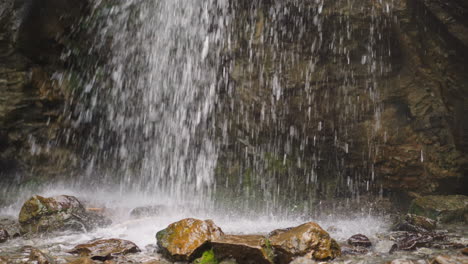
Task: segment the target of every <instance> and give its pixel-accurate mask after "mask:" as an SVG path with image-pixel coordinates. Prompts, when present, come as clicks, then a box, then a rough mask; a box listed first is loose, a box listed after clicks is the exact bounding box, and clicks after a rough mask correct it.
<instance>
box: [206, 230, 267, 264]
mask: <svg viewBox="0 0 468 264" xmlns="http://www.w3.org/2000/svg"><path fill="white" fill-rule="evenodd" d="M211 245H212V247H213V250H214V253H215V256H216V257H217V258H218V259H228V258H232V259H235V260H236V262H237V263H238V264H271V263H273V258H274V254H273V250H272V248H271V247H270V246H269V243H268V240H267V239H266V237H264V236H259V235H244V236H234V235H226V236H223V237H221V238H219V239H216V240H213V241H212V242H211Z"/></svg>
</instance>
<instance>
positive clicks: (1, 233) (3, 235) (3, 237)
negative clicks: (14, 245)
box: [0, 228, 10, 243]
mask: <svg viewBox="0 0 468 264" xmlns="http://www.w3.org/2000/svg"><path fill="white" fill-rule="evenodd" d="M9 238H10V235H9V234H8V231H6V230H5V229H2V228H0V243H4V242H7V240H8V239H9Z"/></svg>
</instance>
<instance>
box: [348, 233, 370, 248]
mask: <svg viewBox="0 0 468 264" xmlns="http://www.w3.org/2000/svg"><path fill="white" fill-rule="evenodd" d="M348 244H349V245H351V246H358V247H371V246H372V243H371V241H370V239H369V238H368V237H366V236H365V235H362V234H357V235H354V236H352V237H350V238H349V239H348Z"/></svg>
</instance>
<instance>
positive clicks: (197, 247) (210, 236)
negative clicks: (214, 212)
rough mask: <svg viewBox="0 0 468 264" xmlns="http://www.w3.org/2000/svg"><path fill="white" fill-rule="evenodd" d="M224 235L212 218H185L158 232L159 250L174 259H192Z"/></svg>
mask: <svg viewBox="0 0 468 264" xmlns="http://www.w3.org/2000/svg"><path fill="white" fill-rule="evenodd" d="M222 236H224V233H223V231H222V230H221V228H219V227H218V226H216V225H215V224H214V223H213V221H211V220H205V221H202V220H198V219H193V218H187V219H183V220H181V221H179V222H175V223H172V224H170V225H169V226H168V227H167V228H166V229H163V230H161V231H159V232H158V233H157V234H156V239H157V244H158V246H159V251H160V252H161V253H162V254H163V255H164V256H165V257H167V258H169V259H171V260H174V261H192V260H194V259H196V258H197V257H200V256H201V254H202V253H203V252H204V251H205V250H206V249H207V247H209V245H208V244H207V243H208V242H211V241H212V240H216V239H219V238H221V237H222Z"/></svg>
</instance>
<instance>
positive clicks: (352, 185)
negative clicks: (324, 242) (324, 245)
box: [8, 0, 393, 247]
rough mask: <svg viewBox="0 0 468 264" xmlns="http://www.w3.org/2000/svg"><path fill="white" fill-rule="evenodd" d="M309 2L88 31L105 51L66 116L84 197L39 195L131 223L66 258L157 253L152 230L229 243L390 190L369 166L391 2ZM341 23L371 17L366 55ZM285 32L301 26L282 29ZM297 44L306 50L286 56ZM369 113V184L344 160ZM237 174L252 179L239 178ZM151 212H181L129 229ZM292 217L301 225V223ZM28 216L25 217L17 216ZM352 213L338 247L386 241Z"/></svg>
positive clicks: (365, 158)
mask: <svg viewBox="0 0 468 264" xmlns="http://www.w3.org/2000/svg"><path fill="white" fill-rule="evenodd" d="M266 2H267V1H266ZM302 2H303V1H272V3H268V4H265V3H262V1H253V2H252V4H251V6H250V7H245V5H247V6H248V5H249V4H246V3H244V2H243V1H239V3H237V4H236V3H232V1H228V0H199V1H187V0H128V1H112V3H109V2H108V1H97V2H96V4H95V7H94V9H93V14H92V15H91V17H90V18H89V19H88V20H87V21H84V22H83V23H84V24H85V25H86V26H88V27H89V29H88V31H89V34H91V35H92V36H93V40H92V44H91V46H90V47H89V49H88V50H85V51H81V53H79V54H80V56H82V57H81V60H77V62H76V64H74V65H72V66H71V68H70V71H69V72H67V73H66V74H64V75H63V76H64V77H63V78H68V80H75V81H76V83H77V87H78V88H76V89H75V90H74V92H73V101H71V102H70V104H69V105H67V107H66V110H65V116H66V117H67V118H68V120H70V122H71V124H72V125H71V127H70V128H69V129H67V130H65V131H63V133H62V136H61V138H60V140H62V141H64V142H66V144H69V145H79V149H80V151H81V153H82V154H83V156H84V157H85V162H84V164H85V165H84V166H83V172H82V173H81V174H80V177H76V178H75V179H74V183H73V184H70V183H69V182H67V183H63V184H61V185H60V186H57V185H52V184H51V185H50V186H48V187H47V188H45V189H44V190H43V193H41V194H43V195H54V194H63V193H67V194H72V195H77V196H78V197H84V198H86V199H87V200H88V201H90V202H91V203H95V204H99V205H101V206H104V207H106V208H111V209H112V208H113V209H115V210H116V211H117V212H118V213H116V215H119V217H117V218H118V219H119V221H117V222H116V224H115V225H113V226H111V227H109V228H106V229H102V230H98V231H96V232H94V233H88V234H84V235H69V236H63V237H61V238H54V239H55V240H56V241H57V242H60V243H62V244H66V243H69V242H67V241H74V242H73V243H75V242H76V241H78V242H84V241H86V240H89V239H92V238H97V237H108V236H109V235H111V236H120V237H124V238H127V239H130V240H133V241H135V242H136V243H137V244H139V245H140V246H142V247H144V246H146V245H148V244H154V233H155V231H157V230H159V229H161V228H164V227H165V226H167V224H169V223H170V222H173V221H176V220H179V219H181V218H183V217H200V218H208V217H210V218H214V219H215V222H216V223H217V224H218V225H219V226H221V227H222V228H223V229H224V230H225V231H226V232H232V233H266V232H269V231H271V230H272V229H274V228H279V227H288V226H293V225H297V224H299V223H301V222H304V221H307V220H311V219H312V218H313V216H314V214H313V213H312V212H314V210H315V208H316V207H314V206H313V204H312V202H310V201H312V200H313V201H315V200H314V199H315V198H316V193H318V192H322V193H327V195H328V194H331V197H333V195H336V194H343V193H344V194H346V195H347V196H348V197H349V198H350V199H353V198H356V197H359V195H360V192H361V191H362V190H366V189H369V186H372V188H373V189H378V184H377V183H376V182H375V180H376V175H375V173H374V171H373V165H372V162H373V157H374V155H375V152H376V151H377V150H376V145H375V144H376V143H375V142H374V139H373V133H374V132H375V131H376V130H378V129H380V127H379V115H380V111H381V109H380V105H379V91H378V86H379V85H380V84H379V83H378V79H379V77H380V76H382V75H384V74H385V73H386V72H387V71H388V70H389V69H388V65H387V64H386V62H385V60H386V58H387V57H388V56H391V54H390V51H389V49H388V48H387V47H386V46H381V43H382V42H383V43H385V36H384V35H385V32H380V31H379V30H380V28H381V27H382V26H388V23H391V21H392V17H391V8H392V3H393V1H391V0H386V1H383V0H380V1H370V0H369V1H358V0H346V1H333V2H334V3H328V2H329V1H326V0H314V1H304V2H307V3H302ZM362 2H372V3H373V4H369V3H362ZM374 2H375V3H374ZM361 5H362V7H361ZM369 5H370V6H372V8H369V7H368V6H369ZM339 8H349V9H354V10H358V11H359V12H371V14H370V15H368V17H370V18H371V19H370V21H367V20H366V21H365V22H366V23H369V25H367V26H366V28H367V32H365V33H362V32H361V33H360V34H361V35H363V34H364V35H367V38H366V39H365V42H366V43H360V41H361V40H360V39H356V38H358V37H360V36H361V35H359V34H358V35H355V33H356V32H355V31H356V29H355V26H354V25H353V21H352V19H351V18H350V17H351V16H352V14H349V13H346V12H344V11H343V12H342V13H341V16H339V17H338V18H337V19H335V18H336V16H334V15H335V14H333V13H332V12H333V10H335V11H336V12H338V11H340V10H339ZM378 8H380V9H378ZM359 12H358V13H359ZM304 13H305V14H308V15H306V16H298V17H294V16H295V15H297V14H299V15H301V14H304ZM291 17H293V18H292V19H291ZM330 18H334V19H330ZM284 21H289V22H291V23H292V24H293V25H292V26H290V27H285V26H284V27H283V26H282V23H283V22H284ZM361 22H362V21H361ZM282 27H283V28H282ZM291 28H292V30H291ZM294 40H297V41H298V42H300V43H303V44H302V45H303V46H300V45H299V47H295V46H294V45H292V44H291V45H290V46H286V43H289V42H291V41H294ZM352 45H359V46H363V47H365V49H362V50H361V53H359V58H358V59H357V60H359V62H360V63H359V65H360V67H356V65H355V64H352V63H350V60H356V58H352V56H355V55H356V54H352V52H351V51H350V50H349V49H348V47H349V46H352ZM301 49H302V50H305V51H306V53H307V54H308V59H307V60H306V62H305V63H304V61H305V60H304V59H303V56H304V55H303V54H302V53H300V52H299V51H298V50H301ZM72 53H73V52H72V51H70V53H69V54H65V55H64V56H72ZM239 54H240V55H239ZM324 54H326V55H324ZM324 56H325V57H324ZM268 64H273V66H271V65H268ZM300 67H302V68H300ZM299 68H300V70H299ZM325 68H326V69H325ZM294 74H297V75H299V76H300V78H301V79H303V80H305V82H304V83H302V85H303V86H304V87H303V89H302V92H301V93H300V94H295V93H296V92H295V91H294V90H293V88H292V87H293V86H294V84H293V85H290V82H289V81H288V79H287V78H284V76H292V75H294ZM239 76H243V77H241V78H244V82H242V81H239V79H236V78H240V77H239ZM314 78H315V79H314ZM245 80H247V81H245ZM355 87H359V89H360V92H359V93H358V92H356V91H355V90H353V89H354V88H355ZM256 89H259V90H256ZM242 93H244V94H243V95H242ZM250 93H253V94H256V95H255V96H257V97H255V96H252V97H251V98H247V100H244V101H242V102H241V103H239V94H240V95H241V96H240V97H242V96H244V95H245V96H246V97H247V96H248V95H249V94H250ZM291 94H295V95H296V96H297V97H298V98H301V99H303V101H301V102H300V103H297V102H296V101H294V100H296V99H295V98H294V97H288V96H290V95H291ZM356 94H358V95H356ZM359 96H361V98H360V97H359ZM262 97H263V98H262ZM363 97H366V98H363ZM291 98H292V99H291ZM294 102H296V103H297V105H295V106H294V107H296V108H297V109H296V108H294V107H293V106H292V104H293V103H294ZM293 108H294V109H293ZM257 112H258V113H257ZM298 113H299V114H298ZM368 113H371V115H373V118H372V119H371V120H372V124H371V125H370V126H369V127H370V129H369V134H368V135H367V138H368V142H367V143H366V146H360V148H359V149H365V151H363V154H362V160H361V161H359V162H361V163H360V164H361V165H362V167H364V168H365V169H362V170H360V171H353V172H349V171H347V170H346V168H345V167H346V166H345V165H346V163H347V162H348V161H347V160H346V154H347V153H348V152H351V151H353V149H352V148H353V147H354V145H353V144H358V143H360V142H358V143H356V142H353V135H350V134H348V132H349V131H350V130H351V129H350V127H352V126H353V125H354V124H355V123H356V122H358V121H359V120H361V119H362V118H363V116H365V115H367V114H368ZM257 114H258V115H257ZM291 115H293V116H291ZM253 116H256V117H255V118H253ZM330 116H332V117H333V119H329V117H330ZM265 131H267V132H265ZM233 133H235V134H236V136H235V137H234V138H235V139H234V140H233V136H232V135H233ZM239 157H240V158H239ZM239 159H241V161H240V162H239ZM324 160H326V165H325V166H324V165H323V163H324ZM221 163H222V164H223V166H224V167H223V166H221V165H220V164H221ZM226 164H227V165H226ZM235 164H237V165H236V166H237V167H236V166H234V165H235ZM286 164H289V165H288V166H286ZM228 165H230V167H229V166H228ZM228 167H229V168H233V167H236V168H241V169H240V170H239V172H234V173H231V174H230V171H232V170H231V169H229V168H228ZM291 168H294V169H291ZM228 174H229V176H227V175H228ZM343 189H344V190H345V191H343ZM28 195H30V194H29V193H27V192H25V195H24V197H27V196H28ZM324 197H325V196H324ZM223 198H224V200H223V201H222V205H223V206H220V205H219V204H220V203H221V202H219V200H222V199H223ZM252 200H255V201H252ZM304 201H306V202H304ZM308 201H309V202H308ZM149 204H164V205H165V206H168V207H169V208H171V210H169V211H168V212H167V214H166V215H164V216H158V217H156V218H151V219H142V220H140V222H138V223H136V224H135V223H133V222H130V224H129V223H127V222H126V220H127V219H128V216H125V215H126V214H128V212H129V211H130V210H131V209H132V208H134V207H136V206H141V205H149ZM295 206H297V208H300V212H301V214H288V213H287V212H288V211H291V209H292V208H293V207H294V208H296V207H295ZM259 207H260V208H261V209H260V210H257V209H258V208H259ZM178 208H181V209H178ZM226 208H227V209H230V210H227V209H226ZM280 209H281V210H280ZM252 210H256V211H255V213H252ZM298 210H299V209H298ZM17 211H18V205H13V206H12V207H10V208H9V209H8V213H11V214H17ZM365 212H367V211H365ZM354 213H356V214H355V215H356V217H355V218H354V219H352V220H349V219H343V220H340V221H336V220H333V221H330V219H331V218H327V217H323V218H321V220H320V221H321V222H320V223H321V224H322V225H323V226H324V227H329V226H332V225H337V226H341V227H342V229H340V230H341V231H339V232H338V233H336V234H334V235H335V236H339V239H341V238H343V239H344V238H345V237H348V236H349V235H352V234H354V233H359V232H362V228H364V227H366V232H367V233H368V234H369V235H374V234H376V233H377V232H379V231H382V230H383V229H384V228H386V227H387V226H386V224H385V222H384V221H382V220H381V219H379V218H374V217H371V216H369V215H368V214H366V213H363V211H358V212H354ZM298 215H300V216H298ZM349 215H354V214H353V212H350V213H349ZM248 216H250V217H248ZM252 219H254V220H252ZM340 232H341V233H340ZM49 242H50V241H48V242H45V243H49ZM65 247H66V246H65Z"/></svg>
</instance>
